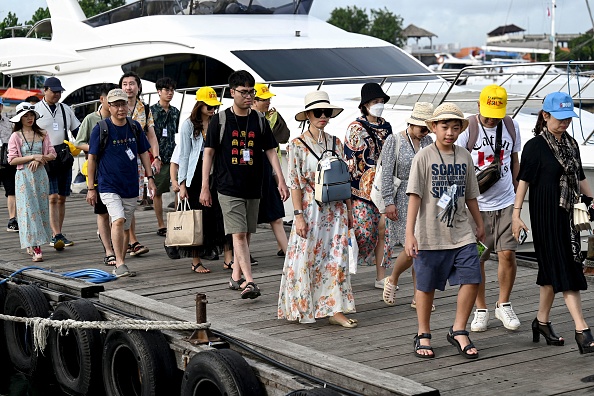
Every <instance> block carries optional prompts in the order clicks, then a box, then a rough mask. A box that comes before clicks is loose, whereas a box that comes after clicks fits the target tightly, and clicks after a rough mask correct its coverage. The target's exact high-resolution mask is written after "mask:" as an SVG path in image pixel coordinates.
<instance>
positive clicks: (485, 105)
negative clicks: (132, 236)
mask: <svg viewBox="0 0 594 396" xmlns="http://www.w3.org/2000/svg"><path fill="white" fill-rule="evenodd" d="M479 103H480V112H481V115H482V116H483V117H485V118H503V117H505V113H506V111H505V109H506V107H507V91H506V90H505V88H503V87H500V86H499V85H487V86H486V87H485V88H483V90H482V91H481V96H480V101H479Z"/></svg>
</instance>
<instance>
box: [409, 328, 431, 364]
mask: <svg viewBox="0 0 594 396" xmlns="http://www.w3.org/2000/svg"><path fill="white" fill-rule="evenodd" d="M423 338H426V339H428V340H430V339H431V333H421V334H417V335H415V336H414V338H413V340H414V342H413V346H414V354H415V356H416V357H418V358H421V359H433V358H434V357H435V352H433V347H432V346H431V345H421V339H423ZM421 349H425V350H427V351H431V355H423V354H420V353H418V352H419V350H421Z"/></svg>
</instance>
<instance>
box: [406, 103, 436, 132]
mask: <svg viewBox="0 0 594 396" xmlns="http://www.w3.org/2000/svg"><path fill="white" fill-rule="evenodd" d="M431 117H433V104H431V103H428V102H417V103H415V106H414V107H413V111H412V113H411V115H410V117H408V118H407V119H406V122H407V123H409V124H412V125H417V126H421V127H424V126H426V124H425V121H426V120H428V119H429V118H431Z"/></svg>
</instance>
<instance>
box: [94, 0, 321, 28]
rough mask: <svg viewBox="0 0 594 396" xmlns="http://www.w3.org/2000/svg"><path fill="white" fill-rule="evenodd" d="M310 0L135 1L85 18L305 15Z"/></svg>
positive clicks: (100, 23) (97, 21)
mask: <svg viewBox="0 0 594 396" xmlns="http://www.w3.org/2000/svg"><path fill="white" fill-rule="evenodd" d="M312 3H313V0H137V1H135V2H132V3H130V4H126V5H124V6H122V7H118V8H115V9H113V10H110V11H107V12H104V13H102V14H99V15H96V16H94V17H91V18H88V19H87V20H86V21H85V23H86V24H88V25H91V26H93V27H98V26H103V25H109V24H111V23H117V22H122V21H127V20H129V19H134V18H140V17H144V16H152V15H210V14H305V15H306V14H308V13H309V10H310V8H311V5H312Z"/></svg>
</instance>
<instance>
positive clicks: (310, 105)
mask: <svg viewBox="0 0 594 396" xmlns="http://www.w3.org/2000/svg"><path fill="white" fill-rule="evenodd" d="M314 109H332V116H330V118H334V117H336V116H337V115H339V114H340V113H342V111H343V110H344V109H343V108H342V107H338V106H333V105H331V104H330V97H328V94H327V93H326V92H324V91H313V92H310V93H308V94H307V95H305V110H303V111H300V112H299V113H297V114H295V120H297V121H306V120H307V114H306V113H307V112H308V111H309V110H314Z"/></svg>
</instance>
